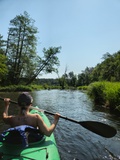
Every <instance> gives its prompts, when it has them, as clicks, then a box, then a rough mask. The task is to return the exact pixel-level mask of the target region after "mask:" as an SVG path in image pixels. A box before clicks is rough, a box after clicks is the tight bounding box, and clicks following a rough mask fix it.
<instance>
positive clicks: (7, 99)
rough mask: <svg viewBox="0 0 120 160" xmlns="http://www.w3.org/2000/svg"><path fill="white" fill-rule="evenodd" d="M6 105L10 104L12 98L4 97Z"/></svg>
mask: <svg viewBox="0 0 120 160" xmlns="http://www.w3.org/2000/svg"><path fill="white" fill-rule="evenodd" d="M4 102H5V106H9V105H10V98H4Z"/></svg>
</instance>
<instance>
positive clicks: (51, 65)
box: [27, 47, 61, 84]
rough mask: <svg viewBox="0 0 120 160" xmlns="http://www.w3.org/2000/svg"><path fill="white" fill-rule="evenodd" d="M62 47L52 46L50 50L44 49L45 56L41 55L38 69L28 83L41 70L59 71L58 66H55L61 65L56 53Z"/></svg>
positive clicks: (47, 71) (48, 71)
mask: <svg viewBox="0 0 120 160" xmlns="http://www.w3.org/2000/svg"><path fill="white" fill-rule="evenodd" d="M60 49H61V47H50V48H49V49H48V50H46V49H45V48H44V49H43V53H44V57H43V58H42V59H41V58H40V57H39V61H38V66H37V69H36V71H35V72H34V74H33V76H32V77H31V78H30V79H29V81H28V82H27V84H30V83H31V82H32V81H33V80H34V79H35V78H36V77H37V76H38V75H39V74H40V73H41V72H44V73H51V72H56V73H57V72H58V70H57V68H55V66H59V60H58V57H57V56H56V54H57V53H59V52H60Z"/></svg>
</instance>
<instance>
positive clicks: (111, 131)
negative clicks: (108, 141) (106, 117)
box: [79, 121, 117, 138]
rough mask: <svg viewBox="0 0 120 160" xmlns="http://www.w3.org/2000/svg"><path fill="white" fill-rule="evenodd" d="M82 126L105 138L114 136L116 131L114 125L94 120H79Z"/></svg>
mask: <svg viewBox="0 0 120 160" xmlns="http://www.w3.org/2000/svg"><path fill="white" fill-rule="evenodd" d="M79 124H80V125H81V126H83V127H84V128H86V129H88V130H90V131H92V132H94V133H96V134H98V135H100V136H102V137H106V138H111V137H114V136H115V135H116V133H117V131H116V129H115V128H114V127H111V126H109V125H107V124H104V123H101V122H95V121H81V122H79Z"/></svg>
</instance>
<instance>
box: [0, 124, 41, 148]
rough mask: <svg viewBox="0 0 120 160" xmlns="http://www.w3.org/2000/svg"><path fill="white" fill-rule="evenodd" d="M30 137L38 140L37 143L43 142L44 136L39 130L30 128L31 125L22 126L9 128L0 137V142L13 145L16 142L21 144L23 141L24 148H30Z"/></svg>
mask: <svg viewBox="0 0 120 160" xmlns="http://www.w3.org/2000/svg"><path fill="white" fill-rule="evenodd" d="M15 137H17V139H16V138H15ZM30 137H32V138H34V139H36V141H38V140H41V139H42V138H43V137H44V135H42V134H40V132H39V130H38V129H36V128H34V127H32V126H29V125H21V126H17V127H13V128H9V129H7V130H5V131H3V133H2V134H1V135H0V141H1V142H3V143H4V142H5V143H10V144H13V143H14V142H15V143H16V140H17V141H18V143H19V144H20V143H21V141H22V145H23V147H28V146H29V143H28V142H29V140H28V139H30Z"/></svg>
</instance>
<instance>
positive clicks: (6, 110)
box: [3, 98, 11, 124]
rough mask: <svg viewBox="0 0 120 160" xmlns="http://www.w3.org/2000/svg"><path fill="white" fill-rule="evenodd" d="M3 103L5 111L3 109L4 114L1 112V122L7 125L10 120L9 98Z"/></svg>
mask: <svg viewBox="0 0 120 160" xmlns="http://www.w3.org/2000/svg"><path fill="white" fill-rule="evenodd" d="M4 102H5V109H4V112H3V121H4V122H5V123H8V124H9V123H10V122H9V119H10V118H11V116H8V109H9V105H10V98H5V99H4Z"/></svg>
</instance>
